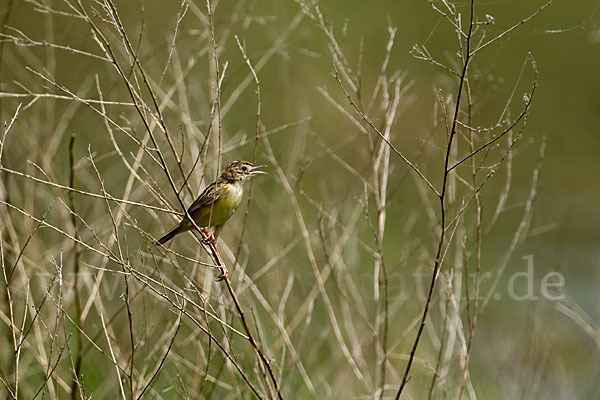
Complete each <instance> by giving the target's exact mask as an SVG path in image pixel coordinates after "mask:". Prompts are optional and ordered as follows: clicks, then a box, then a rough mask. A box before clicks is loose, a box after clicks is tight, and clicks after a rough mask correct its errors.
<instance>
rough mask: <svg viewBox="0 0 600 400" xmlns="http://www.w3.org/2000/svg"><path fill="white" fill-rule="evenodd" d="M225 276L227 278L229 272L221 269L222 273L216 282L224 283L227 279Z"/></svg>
mask: <svg viewBox="0 0 600 400" xmlns="http://www.w3.org/2000/svg"><path fill="white" fill-rule="evenodd" d="M227 276H229V271H228V270H227V268H223V272H221V274H220V275H219V276H218V277H217V282H221V281H224V280H225V279H227Z"/></svg>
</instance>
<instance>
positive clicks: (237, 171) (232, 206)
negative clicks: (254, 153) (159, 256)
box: [158, 161, 266, 244]
mask: <svg viewBox="0 0 600 400" xmlns="http://www.w3.org/2000/svg"><path fill="white" fill-rule="evenodd" d="M260 167H264V165H256V164H252V163H251V162H248V161H234V162H232V163H231V164H229V165H228V166H227V168H225V169H224V170H223V172H222V173H221V176H219V177H218V178H217V180H216V181H214V182H213V183H211V184H210V185H208V186H207V187H206V189H204V191H203V192H202V193H201V194H200V196H198V198H197V199H196V200H195V201H194V202H193V203H192V205H191V206H190V208H188V214H189V215H190V217H192V219H193V220H194V222H195V223H196V225H197V226H198V227H199V228H210V227H214V231H215V232H214V237H215V238H217V237H218V236H219V232H221V229H222V228H223V224H225V222H227V220H228V219H229V218H230V217H231V216H232V215H233V213H234V212H235V210H236V209H237V208H238V206H239V205H240V202H241V201H242V196H243V194H244V181H245V180H246V179H248V178H251V177H252V176H254V175H258V174H266V172H264V171H258V170H257V168H260ZM193 228H194V225H193V224H192V222H191V221H190V220H189V219H188V218H187V216H185V217H184V218H183V220H182V221H181V222H180V223H179V224H177V225H176V226H175V227H173V229H171V230H170V231H169V232H167V233H166V234H165V235H164V236H163V237H161V238H160V239H158V243H159V244H165V243H166V242H168V241H169V240H171V239H172V238H173V237H175V235H178V234H180V233H182V232H187V231H189V230H191V229H193Z"/></svg>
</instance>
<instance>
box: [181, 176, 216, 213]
mask: <svg viewBox="0 0 600 400" xmlns="http://www.w3.org/2000/svg"><path fill="white" fill-rule="evenodd" d="M218 183H219V181H218V180H217V181H215V182H213V183H211V184H210V185H208V186H207V187H206V188H205V189H204V191H203V192H202V193H201V194H200V196H198V198H197V199H196V200H195V201H194V202H193V203H192V205H191V206H190V208H188V214H194V213H196V212H198V211H199V210H202V209H203V208H206V207H210V206H211V204H214V202H215V201H217V199H218V198H219V192H220V189H219V187H220V185H219V184H218Z"/></svg>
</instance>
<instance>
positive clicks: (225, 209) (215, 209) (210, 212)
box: [194, 182, 244, 226]
mask: <svg viewBox="0 0 600 400" xmlns="http://www.w3.org/2000/svg"><path fill="white" fill-rule="evenodd" d="M243 195H244V187H243V185H242V183H241V182H236V183H232V184H227V185H224V187H223V188H222V190H221V191H220V193H219V198H218V199H217V201H215V202H214V204H213V205H212V207H207V209H206V210H202V211H203V212H202V216H201V217H200V216H199V217H200V218H198V219H200V220H201V221H200V223H201V225H200V226H209V225H210V226H219V225H223V224H224V223H225V222H227V220H228V219H229V218H231V216H232V215H233V213H234V212H235V210H236V209H237V208H238V206H239V205H240V203H241V201H242V196H243ZM194 219H196V217H194ZM196 223H198V221H196Z"/></svg>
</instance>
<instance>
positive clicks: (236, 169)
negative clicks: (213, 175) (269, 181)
mask: <svg viewBox="0 0 600 400" xmlns="http://www.w3.org/2000/svg"><path fill="white" fill-rule="evenodd" d="M260 167H264V165H256V164H252V163H251V162H248V161H234V162H232V163H231V164H229V165H228V166H227V168H225V169H224V170H223V173H222V174H221V176H222V177H223V178H225V179H227V180H228V181H232V182H239V181H242V182H243V181H244V180H246V179H247V178H250V177H251V176H254V175H258V174H266V172H265V171H259V170H258V168H260Z"/></svg>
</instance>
